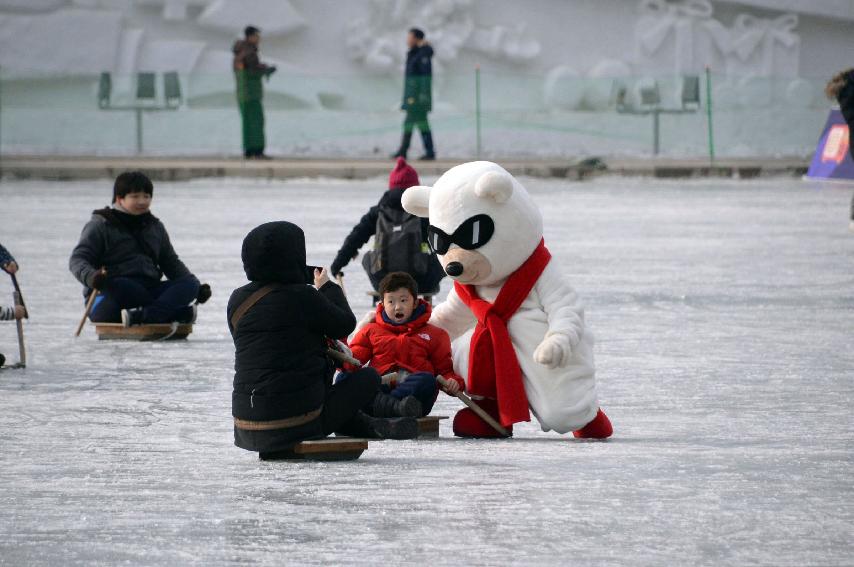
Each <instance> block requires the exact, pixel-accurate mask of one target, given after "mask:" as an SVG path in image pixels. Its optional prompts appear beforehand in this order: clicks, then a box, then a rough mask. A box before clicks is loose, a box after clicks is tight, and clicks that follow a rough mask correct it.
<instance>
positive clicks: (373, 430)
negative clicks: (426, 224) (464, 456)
mask: <svg viewBox="0 0 854 567" xmlns="http://www.w3.org/2000/svg"><path fill="white" fill-rule="evenodd" d="M242 258H243V268H244V270H245V271H246V277H247V278H248V279H249V280H250V283H249V284H247V285H245V286H243V287H241V288H238V289H236V290H234V292H233V293H232V294H231V299H229V302H228V325H229V330H230V331H231V335H232V338H233V339H234V345H235V348H236V355H235V370H236V372H235V375H234V391H233V393H232V415H233V416H234V443H235V445H237V446H238V447H242V448H244V449H247V450H250V451H258V452H259V453H261V457H262V458H264V457H265V454H268V453H275V452H278V451H286V450H288V449H290V448H291V447H292V446H293V445H294V444H295V443H297V442H299V441H303V440H306V439H318V438H322V437H325V436H327V435H329V434H330V433H333V432H337V433H343V434H347V435H353V436H357V437H373V438H376V437H383V438H398V439H400V438H403V439H409V438H413V437H415V436H416V435H417V429H418V428H417V423H416V422H415V420H414V419H411V418H400V419H377V418H372V417H369V416H368V415H366V414H365V413H363V412H361V411H360V410H361V409H362V408H367V407H370V406H371V404H372V403H373V402H374V400H375V398H377V396H382V394H381V393H380V377H379V375H378V374H377V373H376V371H375V370H373V369H371V368H366V369H363V370H360V371H358V372H356V373H355V374H354V375H352V376H350V377H349V378H348V379H347V380H345V381H343V382H341V383H340V384H337V385H335V386H333V385H332V375H333V372H334V367H333V365H332V363H331V362H330V361H329V359H328V358H327V356H326V349H327V337H331V338H341V337H346V336H347V335H348V334H349V333H351V332H352V331H353V329H354V328H355V326H356V318H355V317H354V316H353V312H352V311H351V310H350V307H349V305H348V304H347V300H346V298H345V297H344V293H343V292H342V291H341V288H340V287H338V286H337V285H335V284H334V283H332V282H331V281H329V278H328V277H327V275H326V271H325V270H323V271H320V270H318V271H316V272H315V274H314V281H315V284H316V285H317V289H315V288H314V287H312V286H310V285H307V284H308V281H307V280H308V277H309V274H308V273H307V268H306V264H305V235H304V234H303V231H302V229H300V228H299V227H298V226H296V225H294V224H291V223H289V222H271V223H267V224H263V225H261V226H259V227H257V228H255V229H254V230H252V231H251V232H250V233H249V234H248V235H247V236H246V238H245V239H244V241H243V251H242ZM261 289H265V291H267V293H266V294H265V295H263V296H261V297H260V298H259V296H258V295H255V296H254V298H253V299H256V301H255V302H254V303H253V304H252V305H251V307H249V308H248V309H241V306H242V305H247V304H246V303H245V302H247V300H250V298H251V297H253V294H256V292H259V290H261Z"/></svg>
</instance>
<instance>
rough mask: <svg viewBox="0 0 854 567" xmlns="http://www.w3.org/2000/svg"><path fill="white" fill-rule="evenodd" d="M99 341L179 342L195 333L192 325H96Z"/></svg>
mask: <svg viewBox="0 0 854 567" xmlns="http://www.w3.org/2000/svg"><path fill="white" fill-rule="evenodd" d="M94 325H95V333H96V334H97V335H98V340H99V341H177V340H179V339H186V338H187V336H188V335H189V334H190V333H192V332H193V325H192V324H189V323H187V324H180V325H177V327H175V328H173V326H172V325H170V324H169V323H163V324H156V325H135V326H133V327H125V326H123V325H122V324H121V323H94Z"/></svg>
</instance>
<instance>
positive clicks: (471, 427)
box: [454, 399, 513, 439]
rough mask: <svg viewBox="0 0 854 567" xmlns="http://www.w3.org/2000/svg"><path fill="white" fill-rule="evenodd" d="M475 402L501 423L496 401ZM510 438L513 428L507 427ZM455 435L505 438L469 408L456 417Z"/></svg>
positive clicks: (462, 410) (459, 412)
mask: <svg viewBox="0 0 854 567" xmlns="http://www.w3.org/2000/svg"><path fill="white" fill-rule="evenodd" d="M474 402H475V403H476V404H477V405H479V406H480V407H481V408H483V409H484V411H486V413H488V414H489V415H490V416H492V417H493V418H495V421H499V422H500V420H499V418H498V403H497V402H496V401H495V400H490V399H483V400H474ZM504 429H506V430H507V431H508V432H509V433H510V436H511V437H512V436H513V426H512V425H510V426H508V427H505V428H504ZM454 435H456V436H457V437H474V438H481V439H483V438H487V439H491V438H501V437H504V436H503V435H501V434H500V433H498V432H497V431H496V430H495V429H493V428H492V426H491V425H489V424H488V423H486V422H485V421H483V420H482V419H480V418H479V417H478V416H477V414H476V413H474V412H473V411H472V410H470V409H469V408H465V409H461V410H460V411H458V412H457V415H455V416H454Z"/></svg>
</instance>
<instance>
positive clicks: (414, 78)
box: [391, 28, 436, 160]
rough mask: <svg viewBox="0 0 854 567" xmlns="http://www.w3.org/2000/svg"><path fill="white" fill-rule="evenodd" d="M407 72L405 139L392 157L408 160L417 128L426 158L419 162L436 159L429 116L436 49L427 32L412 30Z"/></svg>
mask: <svg viewBox="0 0 854 567" xmlns="http://www.w3.org/2000/svg"><path fill="white" fill-rule="evenodd" d="M406 46H407V47H408V48H409V51H408V52H407V54H406V70H405V72H404V87H403V104H402V105H401V106H400V108H401V110H405V111H406V118H405V119H404V121H403V137H402V138H401V140H400V147H399V148H398V150H397V152H395V153H394V154H393V155H392V156H391V157H392V158H393V159H394V158H399V157H402V158H403V159H406V154H407V152H408V151H409V143H410V141H411V140H412V131H413V130H414V129H415V128H418V130H419V131H420V132H421V141H422V143H423V144H424V155H423V156H421V157H420V158H419V159H422V160H434V159H436V149H435V148H434V146H433V133H432V132H431V131H430V123H429V122H427V113H428V112H430V111H431V110H433V62H432V58H433V48H432V47H431V46H430V44H429V43H428V42H427V40H426V39H425V38H424V32H423V31H422V30H420V29H418V28H412V29H411V30H409V33H408V34H407V36H406Z"/></svg>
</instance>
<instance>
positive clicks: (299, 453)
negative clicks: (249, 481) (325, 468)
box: [258, 437, 368, 461]
mask: <svg viewBox="0 0 854 567" xmlns="http://www.w3.org/2000/svg"><path fill="white" fill-rule="evenodd" d="M367 448H368V441H367V439H354V438H352V437H336V438H334V439H318V440H316V441H302V442H301V443H297V444H296V445H294V446H293V447H292V448H291V450H290V451H277V452H274V453H259V454H258V456H259V458H260V459H261V460H262V461H355V460H356V459H358V458H359V457H360V456H361V455H362V453H364V452H365V450H366V449H367Z"/></svg>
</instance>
